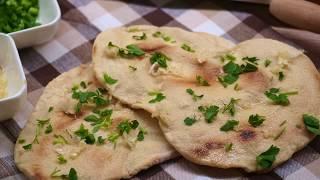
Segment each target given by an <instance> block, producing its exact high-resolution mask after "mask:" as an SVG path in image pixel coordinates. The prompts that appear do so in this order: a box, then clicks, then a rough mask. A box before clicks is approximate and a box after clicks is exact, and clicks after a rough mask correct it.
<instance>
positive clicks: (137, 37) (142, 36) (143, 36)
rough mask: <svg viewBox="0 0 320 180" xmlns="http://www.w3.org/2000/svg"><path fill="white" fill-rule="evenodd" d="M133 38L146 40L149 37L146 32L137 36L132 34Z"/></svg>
mask: <svg viewBox="0 0 320 180" xmlns="http://www.w3.org/2000/svg"><path fill="white" fill-rule="evenodd" d="M132 38H133V39H135V40H146V39H147V35H146V33H143V34H142V35H141V36H137V35H135V36H132Z"/></svg>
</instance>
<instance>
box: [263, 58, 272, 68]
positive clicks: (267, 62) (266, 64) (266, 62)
mask: <svg viewBox="0 0 320 180" xmlns="http://www.w3.org/2000/svg"><path fill="white" fill-rule="evenodd" d="M270 64H271V61H270V60H269V59H266V60H265V61H264V67H268V66H269V65H270Z"/></svg>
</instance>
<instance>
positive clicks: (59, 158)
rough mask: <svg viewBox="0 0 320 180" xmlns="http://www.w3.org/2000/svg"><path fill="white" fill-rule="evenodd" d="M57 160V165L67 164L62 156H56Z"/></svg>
mask: <svg viewBox="0 0 320 180" xmlns="http://www.w3.org/2000/svg"><path fill="white" fill-rule="evenodd" d="M57 160H58V163H59V164H66V163H67V162H68V161H67V160H66V159H65V158H64V156H63V155H62V154H59V155H58V157H57Z"/></svg>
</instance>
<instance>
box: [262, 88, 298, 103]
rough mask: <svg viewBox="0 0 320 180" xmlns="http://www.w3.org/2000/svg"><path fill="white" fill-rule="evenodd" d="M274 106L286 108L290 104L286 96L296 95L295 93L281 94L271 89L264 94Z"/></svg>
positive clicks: (277, 89)
mask: <svg viewBox="0 0 320 180" xmlns="http://www.w3.org/2000/svg"><path fill="white" fill-rule="evenodd" d="M264 94H265V95H266V96H267V97H268V98H269V99H271V100H272V101H273V102H274V103H275V104H278V105H282V106H287V105H289V104H290V101H289V99H288V95H295V94H298V92H297V91H293V92H285V93H281V92H280V89H279V88H271V89H269V90H268V91H266V92H265V93H264Z"/></svg>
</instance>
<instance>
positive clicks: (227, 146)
mask: <svg viewBox="0 0 320 180" xmlns="http://www.w3.org/2000/svg"><path fill="white" fill-rule="evenodd" d="M232 146H233V144H232V143H228V144H226V145H225V146H224V149H225V151H226V152H230V151H231V150H232Z"/></svg>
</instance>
